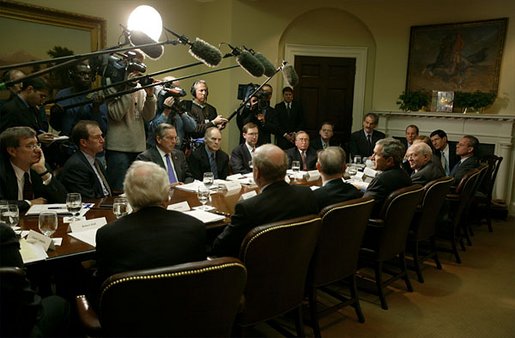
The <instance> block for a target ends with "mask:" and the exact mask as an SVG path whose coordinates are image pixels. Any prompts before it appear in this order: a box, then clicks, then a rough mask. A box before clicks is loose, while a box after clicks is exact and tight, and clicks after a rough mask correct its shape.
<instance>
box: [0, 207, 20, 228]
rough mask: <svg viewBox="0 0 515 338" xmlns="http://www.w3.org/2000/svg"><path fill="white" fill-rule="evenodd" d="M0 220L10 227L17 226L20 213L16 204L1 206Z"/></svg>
mask: <svg viewBox="0 0 515 338" xmlns="http://www.w3.org/2000/svg"><path fill="white" fill-rule="evenodd" d="M0 219H1V220H2V221H3V222H5V224H7V225H9V226H10V227H15V226H17V225H18V222H19V220H20V212H19V210H18V205H16V204H3V205H2V206H1V208H0Z"/></svg>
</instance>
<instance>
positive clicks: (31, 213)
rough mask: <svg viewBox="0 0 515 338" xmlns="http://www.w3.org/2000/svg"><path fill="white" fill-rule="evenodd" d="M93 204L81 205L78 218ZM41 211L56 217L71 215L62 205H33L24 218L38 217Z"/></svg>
mask: <svg viewBox="0 0 515 338" xmlns="http://www.w3.org/2000/svg"><path fill="white" fill-rule="evenodd" d="M94 205H95V204H94V203H83V204H82V208H81V209H80V212H79V216H84V215H85V214H86V213H87V212H88V211H89V209H91V208H92V207H93V206H94ZM43 211H55V212H56V213H57V214H58V215H62V216H64V215H71V214H70V212H69V211H68V209H67V208H66V204H64V203H52V204H34V205H32V206H31V207H30V208H29V210H27V213H26V214H25V215H26V216H35V215H39V214H40V213H42V212H43Z"/></svg>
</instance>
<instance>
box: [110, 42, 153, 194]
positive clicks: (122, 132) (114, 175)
mask: <svg viewBox="0 0 515 338" xmlns="http://www.w3.org/2000/svg"><path fill="white" fill-rule="evenodd" d="M134 54H135V56H134V57H131V58H130V59H129V60H127V63H128V67H127V73H128V74H127V79H132V78H134V77H138V76H141V74H142V73H143V72H145V71H146V66H145V64H144V63H143V60H144V55H143V53H142V52H140V51H138V50H134ZM127 86H129V88H130V87H141V85H140V84H139V83H138V82H137V81H135V82H130V83H129V84H127ZM120 89H122V88H120ZM120 89H118V90H120ZM123 89H125V88H123ZM107 107H108V120H107V122H108V130H109V132H108V133H107V135H106V149H107V153H106V159H107V177H108V181H109V184H110V186H111V188H112V190H113V192H115V193H116V192H121V191H123V179H124V177H125V173H126V172H127V169H128V168H129V166H130V165H131V163H132V162H133V161H134V160H135V159H136V156H138V154H139V153H141V152H143V151H144V150H145V149H146V137H145V121H150V120H151V119H153V118H154V116H155V114H156V97H155V95H154V88H152V87H148V88H145V89H142V90H138V91H135V92H133V93H129V94H124V95H122V96H119V97H116V98H114V99H111V100H109V101H108V102H107Z"/></svg>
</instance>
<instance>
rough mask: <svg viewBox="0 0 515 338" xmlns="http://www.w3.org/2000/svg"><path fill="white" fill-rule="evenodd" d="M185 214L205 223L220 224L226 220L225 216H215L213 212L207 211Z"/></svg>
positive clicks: (192, 211) (187, 212) (194, 211)
mask: <svg viewBox="0 0 515 338" xmlns="http://www.w3.org/2000/svg"><path fill="white" fill-rule="evenodd" d="M185 214H187V215H190V216H193V217H195V218H196V219H198V220H200V221H202V222H203V223H212V222H218V221H221V220H223V219H224V218H225V216H222V215H217V214H213V213H211V212H207V211H203V210H191V211H186V212H185Z"/></svg>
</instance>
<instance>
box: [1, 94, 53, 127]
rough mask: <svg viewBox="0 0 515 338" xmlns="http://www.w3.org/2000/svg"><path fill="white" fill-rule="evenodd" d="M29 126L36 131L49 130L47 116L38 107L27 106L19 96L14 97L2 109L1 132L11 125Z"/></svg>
mask: <svg viewBox="0 0 515 338" xmlns="http://www.w3.org/2000/svg"><path fill="white" fill-rule="evenodd" d="M17 126H27V127H31V128H32V129H34V131H35V132H36V133H38V134H39V133H40V132H41V130H43V131H47V130H48V122H47V121H46V119H45V116H44V115H43V114H41V113H40V111H39V110H38V109H37V108H33V107H27V105H26V104H25V102H23V100H22V99H20V97H19V96H15V97H13V98H12V99H11V100H9V101H8V102H7V103H5V104H4V105H3V106H2V108H1V109H0V133H1V132H3V131H4V130H6V129H7V128H10V127H17Z"/></svg>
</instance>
